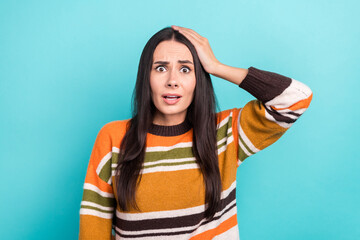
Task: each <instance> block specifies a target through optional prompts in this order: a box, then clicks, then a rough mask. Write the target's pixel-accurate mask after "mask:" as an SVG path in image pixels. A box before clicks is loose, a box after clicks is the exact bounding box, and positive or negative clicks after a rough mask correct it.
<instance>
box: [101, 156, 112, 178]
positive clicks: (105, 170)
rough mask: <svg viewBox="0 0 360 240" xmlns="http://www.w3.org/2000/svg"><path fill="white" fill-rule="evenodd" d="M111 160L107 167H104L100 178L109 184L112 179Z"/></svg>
mask: <svg viewBox="0 0 360 240" xmlns="http://www.w3.org/2000/svg"><path fill="white" fill-rule="evenodd" d="M110 169H111V159H109V160H108V161H107V162H106V163H105V165H104V166H103V167H102V169H101V170H100V172H99V177H100V178H101V179H102V180H104V181H105V182H108V181H109V179H110V177H111V171H110Z"/></svg>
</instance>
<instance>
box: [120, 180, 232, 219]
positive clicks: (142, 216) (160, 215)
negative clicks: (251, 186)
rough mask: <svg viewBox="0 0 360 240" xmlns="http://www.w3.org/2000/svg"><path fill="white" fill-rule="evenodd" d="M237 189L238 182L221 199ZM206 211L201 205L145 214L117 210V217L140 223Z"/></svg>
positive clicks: (222, 193)
mask: <svg viewBox="0 0 360 240" xmlns="http://www.w3.org/2000/svg"><path fill="white" fill-rule="evenodd" d="M235 188H236V180H235V181H234V182H233V183H232V184H231V185H230V187H229V188H228V189H226V190H224V191H222V192H221V199H224V198H226V197H227V196H229V194H230V193H231V192H232V191H233V190H234V189H235ZM204 211H205V205H204V204H203V205H200V206H196V207H191V208H185V209H179V210H168V211H154V212H144V213H124V212H119V211H118V210H116V216H117V217H118V218H121V219H124V220H127V221H139V220H147V219H157V218H167V217H169V218H173V217H181V216H187V215H192V214H197V213H201V212H204Z"/></svg>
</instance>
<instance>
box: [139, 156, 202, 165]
mask: <svg viewBox="0 0 360 240" xmlns="http://www.w3.org/2000/svg"><path fill="white" fill-rule="evenodd" d="M195 160H196V158H195V157H191V158H176V159H170V158H168V159H162V160H158V161H155V162H145V163H144V166H153V165H156V164H161V163H181V162H187V161H195Z"/></svg>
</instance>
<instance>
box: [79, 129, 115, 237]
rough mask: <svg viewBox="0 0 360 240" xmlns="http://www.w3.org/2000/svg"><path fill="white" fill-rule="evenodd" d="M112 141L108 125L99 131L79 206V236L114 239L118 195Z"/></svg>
mask: <svg viewBox="0 0 360 240" xmlns="http://www.w3.org/2000/svg"><path fill="white" fill-rule="evenodd" d="M111 156H112V142H111V138H110V135H109V133H108V130H107V129H106V125H105V126H104V127H103V128H102V129H101V130H100V131H99V133H98V135H97V137H96V140H95V144H94V146H93V149H92V152H91V155H90V161H89V165H88V168H87V173H86V177H85V183H84V188H83V198H82V201H81V206H80V231H79V239H81V240H85V239H99V240H100V239H104V240H105V239H107V240H110V239H111V232H112V218H113V212H114V209H115V197H114V193H113V188H112V179H111Z"/></svg>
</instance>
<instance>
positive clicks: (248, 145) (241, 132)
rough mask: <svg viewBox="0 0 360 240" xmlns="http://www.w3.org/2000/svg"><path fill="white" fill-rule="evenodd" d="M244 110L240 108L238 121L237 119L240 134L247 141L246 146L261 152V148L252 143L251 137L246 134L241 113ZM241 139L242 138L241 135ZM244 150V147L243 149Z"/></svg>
mask: <svg viewBox="0 0 360 240" xmlns="http://www.w3.org/2000/svg"><path fill="white" fill-rule="evenodd" d="M242 110H243V109H241V110H240V112H239V117H238V121H237V125H238V132H239V135H240V136H241V138H242V140H243V141H244V142H245V144H246V146H247V147H248V148H250V150H251V151H253V152H254V153H257V152H259V151H260V150H259V149H257V148H256V147H255V146H254V144H252V142H251V141H250V139H249V138H248V137H247V136H246V135H245V132H244V131H243V129H242V127H241V125H240V116H241V113H242ZM265 112H266V111H265ZM239 140H240V137H239ZM243 150H244V149H243Z"/></svg>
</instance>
